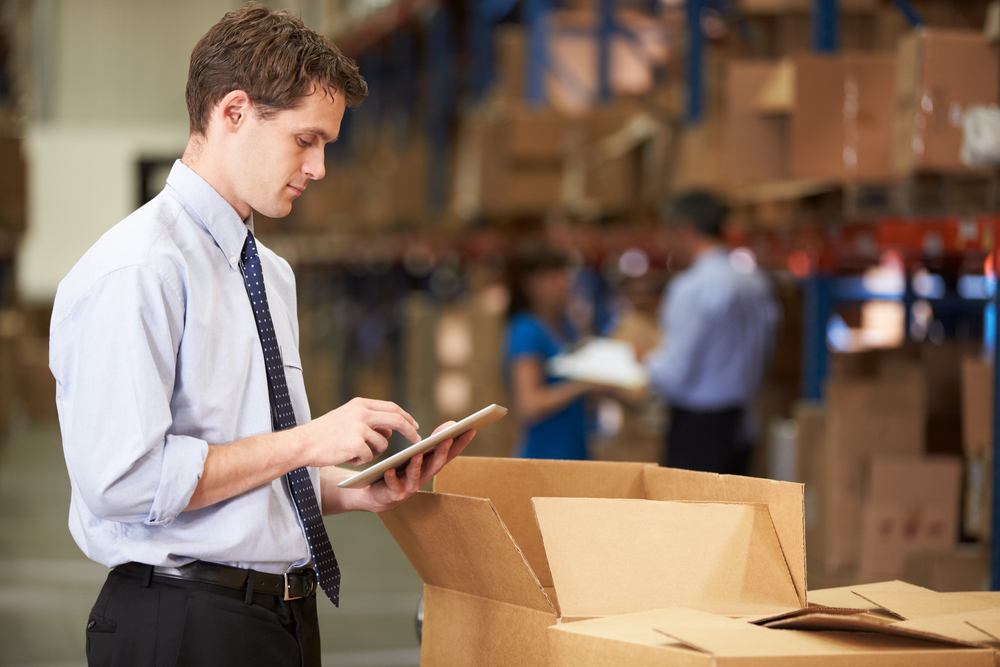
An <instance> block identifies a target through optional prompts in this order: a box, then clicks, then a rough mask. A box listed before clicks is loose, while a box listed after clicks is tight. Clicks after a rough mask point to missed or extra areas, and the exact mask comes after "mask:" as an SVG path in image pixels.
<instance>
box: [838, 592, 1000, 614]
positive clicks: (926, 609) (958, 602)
mask: <svg viewBox="0 0 1000 667" xmlns="http://www.w3.org/2000/svg"><path fill="white" fill-rule="evenodd" d="M854 594H855V595H857V596H859V597H860V598H862V599H864V600H867V601H868V602H871V603H872V604H874V605H877V606H879V607H881V608H882V609H885V610H886V611H887V612H889V613H890V614H893V615H894V616H897V617H899V618H900V619H902V620H904V621H908V620H913V619H918V618H931V617H934V616H947V615H949V614H958V613H961V612H970V611H985V610H987V609H996V608H998V607H1000V593H996V592H983V591H970V592H961V593H938V592H937V591H930V590H924V591H902V590H899V591H888V590H867V591H861V590H855V591H854Z"/></svg>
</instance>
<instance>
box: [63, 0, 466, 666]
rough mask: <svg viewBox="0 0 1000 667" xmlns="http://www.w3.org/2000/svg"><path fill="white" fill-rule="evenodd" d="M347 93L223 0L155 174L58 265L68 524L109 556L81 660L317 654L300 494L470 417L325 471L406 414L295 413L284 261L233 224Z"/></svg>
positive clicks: (291, 37) (331, 496)
mask: <svg viewBox="0 0 1000 667" xmlns="http://www.w3.org/2000/svg"><path fill="white" fill-rule="evenodd" d="M366 94H367V86H366V85H365V82H364V79H362V78H361V77H360V75H359V74H358V70H357V66H356V65H355V64H354V62H353V61H351V60H349V59H347V58H345V57H344V56H342V55H341V54H340V52H339V51H338V50H337V48H336V47H335V46H334V45H333V44H332V43H330V42H329V40H327V39H326V38H325V37H322V36H320V35H318V34H316V33H315V32H313V31H311V30H309V29H308V28H306V27H305V26H304V25H303V24H302V22H301V21H300V20H299V19H297V18H295V17H293V16H291V15H289V14H287V13H284V12H271V11H270V10H269V9H267V8H266V7H263V6H262V5H258V4H254V3H250V4H248V5H245V6H244V7H243V8H241V9H239V10H235V11H233V12H230V13H229V14H227V15H226V16H225V17H224V18H223V19H222V20H221V21H220V22H219V23H218V24H217V25H216V26H214V27H213V28H212V29H211V30H209V32H208V33H207V34H206V35H205V36H204V37H203V38H202V40H201V41H200V42H199V43H198V45H197V46H196V47H195V49H194V52H193V53H192V57H191V68H190V73H189V79H188V87H187V102H188V109H189V112H190V121H191V135H190V140H189V143H188V146H187V149H186V150H185V152H184V155H183V157H182V159H181V160H180V161H178V162H177V163H176V164H175V165H174V167H173V169H172V171H171V173H170V176H169V178H168V179H167V185H166V187H165V188H164V190H163V192H161V193H160V194H159V195H158V196H157V197H155V198H154V199H153V200H152V201H151V202H150V203H149V204H147V205H145V206H143V207H142V208H141V209H139V210H138V211H136V212H135V213H133V214H132V215H130V216H129V217H128V218H126V219H125V220H123V221H122V222H120V223H119V224H117V225H116V226H115V227H113V228H112V229H111V230H110V231H109V232H107V233H106V234H105V235H104V236H103V237H102V238H101V239H100V240H99V241H98V242H97V243H96V244H95V245H94V246H93V247H92V248H90V249H89V250H88V251H87V253H86V254H85V255H84V257H83V258H82V259H81V260H80V262H79V263H78V264H77V265H76V266H75V267H74V268H73V269H72V270H71V271H70V273H69V274H68V275H67V276H66V277H65V279H64V280H63V281H62V283H61V284H60V286H59V290H58V293H57V296H56V300H55V303H54V307H53V314H52V323H51V329H50V367H51V369H52V372H53V374H54V375H55V378H56V381H57V391H56V402H57V406H58V410H59V422H60V428H61V431H62V437H63V446H64V450H65V455H66V463H67V467H68V470H69V476H70V481H71V485H72V501H71V506H70V521H69V525H70V531H71V532H72V534H73V537H74V539H75V540H76V542H77V544H78V545H79V546H80V548H81V549H82V550H83V551H84V553H86V554H87V556H88V557H90V558H92V559H93V560H95V561H97V562H99V563H102V564H104V565H106V566H108V567H109V568H113V569H112V570H111V572H110V573H109V575H108V581H107V583H106V585H105V587H104V589H103V590H102V591H101V594H100V596H99V598H98V600H97V602H96V604H95V605H94V608H93V610H92V612H91V615H90V618H89V620H88V624H87V655H88V662H89V664H90V665H154V664H182V665H208V664H211V665H247V664H266V665H290V666H291V665H295V666H299V665H314V666H318V665H319V660H320V658H319V656H320V649H319V637H318V623H317V620H316V594H315V591H316V576H317V575H316V572H315V571H314V570H313V568H318V569H319V570H320V584H322V585H323V589H324V591H325V592H327V594H328V595H330V597H331V599H334V600H336V599H337V594H338V593H337V592H336V591H339V568H336V567H335V565H336V564H335V562H333V559H332V558H331V556H330V552H328V551H326V550H324V549H322V548H320V547H317V546H316V545H321V546H322V544H323V542H322V540H325V539H326V534H325V531H322V530H318V529H317V528H316V519H317V516H318V513H319V511H321V512H322V513H323V514H330V513H336V512H345V511H351V510H368V511H375V512H378V511H383V510H386V509H389V508H392V507H394V506H395V505H397V504H398V503H399V502H401V501H402V500H404V499H405V498H407V497H409V496H410V495H412V494H413V493H415V492H416V491H417V490H418V489H419V488H420V487H421V486H423V485H424V484H425V483H426V482H427V481H429V479H430V478H431V477H432V476H433V475H434V474H436V473H437V472H438V471H439V470H440V469H441V467H442V466H443V465H445V463H446V462H447V461H449V460H451V458H453V457H454V456H455V455H457V454H458V453H459V452H460V451H461V450H462V449H463V448H464V446H465V445H466V444H468V442H469V440H470V439H471V437H472V435H473V434H474V432H469V433H466V434H465V435H464V436H461V437H460V438H458V439H457V440H455V442H454V443H452V442H451V441H445V443H443V446H441V447H439V448H438V449H437V450H436V451H435V452H434V453H433V454H429V455H427V457H426V458H424V457H420V456H417V457H414V458H413V459H411V461H410V464H409V465H408V466H407V468H406V470H405V473H402V474H398V475H397V473H396V472H395V471H392V470H390V471H389V472H387V473H386V475H385V477H384V479H382V480H380V481H379V482H377V483H375V484H373V485H372V486H370V487H367V488H363V489H341V488H338V486H337V483H338V482H339V481H341V480H343V479H344V478H346V477H347V476H350V474H351V472H350V471H348V470H344V469H340V468H337V467H335V466H337V465H339V464H343V463H349V464H354V465H357V464H362V463H366V462H368V461H371V460H372V459H373V458H374V457H376V456H378V455H379V454H381V453H382V452H383V451H384V450H385V449H386V447H387V444H388V443H387V438H388V437H389V435H390V434H391V432H392V431H398V432H400V433H401V434H403V435H404V436H405V437H406V438H408V439H409V440H410V441H413V442H416V441H418V440H419V439H420V438H419V436H418V434H417V423H416V422H415V421H414V420H413V418H412V417H411V416H410V415H409V414H407V413H406V412H405V411H404V410H403V409H401V408H400V407H399V406H397V405H395V404H393V403H391V402H388V401H377V400H367V399H360V398H359V399H354V400H352V401H350V402H349V403H347V404H345V405H344V406H342V407H340V408H338V409H336V410H333V411H332V412H329V413H327V414H325V415H322V416H319V417H317V418H316V419H310V414H309V406H308V403H307V401H306V395H305V387H304V385H303V381H302V367H301V362H300V361H299V354H298V336H299V332H298V322H297V318H296V296H295V279H294V275H293V273H292V270H291V267H290V266H289V265H288V263H287V262H285V261H284V260H283V259H281V258H280V257H278V256H277V255H276V254H274V253H273V252H272V251H271V250H270V249H268V248H267V247H265V246H264V245H263V244H261V243H260V242H259V241H257V242H256V243H254V239H253V238H252V236H251V235H252V232H253V211H254V210H256V211H259V212H261V213H263V214H264V215H267V216H270V217H283V216H285V215H287V214H288V213H289V211H290V210H291V207H292V202H293V201H294V200H295V198H297V197H298V196H299V195H300V194H301V193H302V191H303V190H304V189H305V188H306V186H307V185H308V183H309V181H311V180H316V179H320V178H322V177H323V175H324V173H325V172H324V165H323V158H324V146H325V145H326V144H327V143H329V142H331V141H334V140H336V138H337V135H338V133H339V131H340V124H341V120H342V118H343V115H344V110H345V107H346V106H356V105H358V104H360V103H361V101H362V100H363V99H364V97H365V95H366ZM258 262H259V264H258ZM258 272H259V274H262V276H263V279H262V282H263V285H262V286H261V285H260V284H259V283H260V282H261V281H258V282H257V283H253V285H254V287H251V282H252V280H253V279H252V278H249V277H248V278H246V279H245V277H244V274H245V273H246V274H247V275H248V276H250V275H251V274H253V275H255V276H256V275H259V274H258ZM255 288H259V289H258V291H257V293H256V298H257V299H258V301H254V302H253V304H252V302H251V299H253V298H254V297H253V296H250V294H251V290H252V289H255ZM260 291H263V292H265V293H266V304H265V308H266V310H267V312H269V321H267V323H266V325H263V324H261V321H262V320H260V319H258V318H259V317H262V316H261V315H260V314H259V313H258V312H257V310H256V309H257V307H258V305H259V303H258V302H259V300H260ZM261 312H263V311H261ZM258 331H260V332H261V333H260V334H258ZM281 371H283V372H281ZM279 385H280V386H279ZM279 413H280V414H282V415H284V416H283V417H282V420H283V421H282V420H279V419H277V418H276V417H275V415H276V414H279ZM288 415H291V417H292V418H293V421H292V422H291V423H292V424H298V425H297V426H291V427H289V426H288V425H287V424H288V419H287V417H288ZM275 424H279V425H280V424H285V425H283V426H279V427H275ZM278 428H281V429H282V430H278ZM286 474H287V475H288V476H287V477H286ZM294 474H300V476H298V477H295V476H292V475H294ZM310 482H311V484H310ZM292 485H298V486H297V487H296V488H295V489H294V491H295V496H294V498H293V494H292V488H291V487H292ZM303 488H304V489H307V490H308V493H306V494H305V495H303V491H302V489H303ZM301 498H306V500H301ZM310 503H311V504H310ZM318 523H319V526H322V521H321V520H319V522H318ZM332 541H333V543H334V544H336V542H337V540H336V536H334V539H333V540H332ZM331 562H333V566H329V565H328V564H329V563H331ZM324 572H327V573H334V574H333V575H331V576H332V577H334V578H335V583H336V587H333V586H328V585H327V581H326V580H324V579H323V575H324ZM334 578H331V579H329V581H330V582H334ZM334 588H335V589H336V590H335V592H332V593H331V589H334Z"/></svg>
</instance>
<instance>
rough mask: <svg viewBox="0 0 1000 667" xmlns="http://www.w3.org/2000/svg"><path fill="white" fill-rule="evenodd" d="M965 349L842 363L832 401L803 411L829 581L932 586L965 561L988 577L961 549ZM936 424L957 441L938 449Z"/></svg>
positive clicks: (819, 547) (849, 358)
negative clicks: (912, 576)
mask: <svg viewBox="0 0 1000 667" xmlns="http://www.w3.org/2000/svg"><path fill="white" fill-rule="evenodd" d="M964 349H966V347H965V346H962V345H961V344H957V343H956V344H950V345H945V346H942V347H941V349H935V350H933V351H931V352H919V351H917V350H916V349H914V350H907V349H904V350H898V351H884V352H872V353H864V354H850V355H838V356H837V357H835V358H834V364H833V367H834V369H835V370H834V377H832V378H831V380H830V381H829V383H828V385H827V390H826V400H825V401H824V402H821V403H820V402H817V403H807V402H801V403H799V404H797V405H796V406H795V409H794V412H793V416H794V418H795V419H796V421H797V424H798V427H799V428H798V456H799V460H800V462H801V464H800V473H799V474H800V477H799V478H800V479H802V480H803V481H804V482H805V483H806V530H807V535H808V537H809V544H810V550H811V551H810V553H811V554H812V558H813V559H814V561H815V563H816V564H817V565H818V566H820V567H821V569H820V572H821V573H822V574H823V575H824V576H830V577H832V578H833V580H836V577H838V576H839V577H845V576H847V577H853V578H855V580H857V578H863V579H866V580H869V581H870V580H872V579H873V578H884V577H893V578H898V577H902V576H903V575H904V574H905V573H907V572H914V573H916V574H918V575H920V576H922V577H927V578H926V579H921V580H918V582H919V583H929V582H930V581H931V580H932V578H936V579H939V580H940V577H942V576H944V575H940V576H939V574H940V573H941V572H943V571H944V570H945V569H947V568H948V567H949V565H948V563H949V562H951V561H955V560H960V561H962V562H965V563H966V564H967V565H970V566H971V565H976V566H978V567H976V568H975V569H971V568H970V569H969V572H968V574H969V578H968V579H967V581H979V580H980V579H981V576H980V575H981V574H982V573H983V571H984V566H983V563H982V561H981V559H978V560H977V559H976V558H967V557H963V556H962V552H961V550H960V548H959V537H960V534H961V532H962V531H961V530H960V526H961V522H962V520H963V514H962V511H961V507H962V490H963V463H962V458H961V455H960V452H959V450H958V448H957V433H958V429H959V424H958V423H957V422H955V423H953V422H952V421H950V419H951V417H954V418H955V419H956V420H957V415H954V416H953V415H952V412H953V411H955V410H957V408H958V404H957V402H956V401H954V400H952V399H954V397H948V396H946V394H947V393H948V391H949V390H948V388H949V387H950V388H951V391H952V392H953V393H957V392H955V389H956V388H957V384H958V381H959V377H960V375H959V365H960V364H959V358H960V356H959V355H960V352H961V351H962V350H964ZM953 404H954V405H953ZM930 424H936V425H937V426H936V427H935V428H937V429H939V430H943V429H944V427H946V426H947V427H948V428H949V429H950V433H951V434H952V437H951V438H950V440H951V441H953V442H944V441H947V440H948V439H947V438H943V437H941V435H940V434H939V435H938V436H936V440H937V441H938V442H936V444H935V447H934V448H932V449H928V445H929V444H930V443H929V442H928V434H929V433H932V432H934V431H933V430H931V429H930V428H929V425H930ZM928 451H931V452H934V453H932V454H928ZM935 559H936V560H935ZM921 562H923V563H924V565H922V566H921V565H920V563H921Z"/></svg>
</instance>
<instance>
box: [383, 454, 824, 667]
mask: <svg viewBox="0 0 1000 667" xmlns="http://www.w3.org/2000/svg"><path fill="white" fill-rule="evenodd" d="M434 488H435V492H434V493H420V494H417V495H416V496H414V497H413V498H411V499H410V500H408V501H406V502H405V503H403V504H402V505H400V506H399V507H398V508H396V509H395V510H392V511H391V512H387V513H383V514H382V515H380V516H381V517H382V520H383V522H384V523H385V525H386V527H387V528H388V529H389V531H390V533H391V534H392V535H393V537H394V538H395V539H396V542H397V543H398V544H399V545H400V547H401V548H402V549H403V552H404V553H405V554H406V555H407V557H408V558H409V560H410V562H411V563H412V564H413V566H414V568H415V569H416V570H417V572H418V574H419V575H420V576H421V578H422V579H423V581H424V584H425V585H424V625H423V639H422V643H421V664H422V665H425V666H430V667H434V666H438V665H462V666H466V665H473V664H475V665H511V666H514V665H517V666H521V665H539V666H541V665H548V664H549V660H548V640H547V635H546V628H548V627H549V626H551V625H553V624H555V623H557V622H559V621H569V620H573V619H583V618H593V617H602V616H608V615H615V614H623V613H630V612H635V611H642V610H647V609H651V608H655V607H661V606H663V605H669V604H676V603H681V604H686V605H687V606H689V607H695V608H699V607H700V608H702V609H709V610H712V611H723V610H725V611H726V612H727V613H736V614H740V613H743V614H750V613H767V612H766V611H764V610H765V609H771V610H774V611H775V612H780V611H788V610H791V609H797V608H800V607H803V606H805V604H806V599H805V545H804V543H803V539H802V537H803V536H802V487H801V485H798V484H790V483H783V482H774V481H770V480H762V479H752V478H742V477H731V476H720V475H714V474H707V473H696V472H690V471H683V470H674V469H669V468H658V467H656V466H651V465H647V464H641V463H608V462H581V461H537V460H524V459H485V458H475V457H459V458H458V459H456V460H455V461H453V462H452V463H451V464H449V466H448V467H447V468H445V469H444V470H443V471H442V472H441V473H440V474H439V475H438V477H437V478H436V479H435V484H434ZM678 500H681V501H688V502H670V501H678ZM706 526H711V527H712V529H711V530H706Z"/></svg>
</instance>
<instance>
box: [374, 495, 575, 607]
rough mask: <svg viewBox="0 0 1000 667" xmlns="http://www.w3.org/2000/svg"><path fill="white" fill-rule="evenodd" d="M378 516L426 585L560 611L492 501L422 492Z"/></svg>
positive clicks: (524, 605)
mask: <svg viewBox="0 0 1000 667" xmlns="http://www.w3.org/2000/svg"><path fill="white" fill-rule="evenodd" d="M379 517H380V518H381V519H382V522H383V523H384V524H385V526H386V528H388V530H389V532H390V533H391V534H392V537H393V538H394V539H395V540H396V543H397V544H399V547H400V548H401V549H402V550H403V553H405V554H406V557H407V558H408V559H409V561H410V563H411V564H412V565H413V567H414V569H415V570H416V571H417V574H419V575H420V578H421V579H422V580H423V581H424V583H427V584H431V585H433V586H439V587H441V588H448V589H451V590H457V591H460V592H462V593H467V594H470V595H478V596H481V597H486V598H489V599H493V600H499V601H501V602H508V603H510V604H515V605H519V606H522V607H528V608H530V609H537V610H539V611H547V612H551V613H555V609H554V608H553V606H552V603H551V602H550V601H549V599H548V597H546V595H545V592H544V591H543V590H542V586H541V584H539V583H538V579H536V578H535V575H534V574H533V573H532V571H531V568H530V567H529V566H528V563H527V562H526V561H525V560H524V556H523V555H522V554H521V551H520V550H519V549H518V548H517V545H516V544H515V543H514V540H513V539H512V538H511V535H510V533H508V532H507V529H506V527H504V524H503V521H501V520H500V517H499V516H497V513H496V510H495V509H494V508H493V506H492V505H491V504H490V501H489V500H485V499H483V498H470V497H467V496H453V495H446V494H434V493H427V492H419V493H417V494H415V495H414V496H412V497H411V498H410V499H408V500H407V501H406V502H404V503H402V504H401V505H400V506H399V507H397V508H395V509H393V510H390V511H388V512H383V513H381V514H380V515H379ZM484 545H487V548H484Z"/></svg>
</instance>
